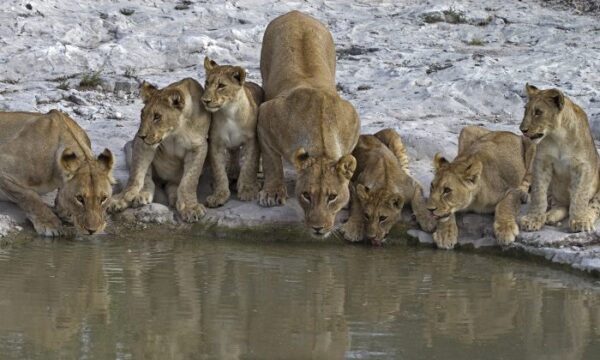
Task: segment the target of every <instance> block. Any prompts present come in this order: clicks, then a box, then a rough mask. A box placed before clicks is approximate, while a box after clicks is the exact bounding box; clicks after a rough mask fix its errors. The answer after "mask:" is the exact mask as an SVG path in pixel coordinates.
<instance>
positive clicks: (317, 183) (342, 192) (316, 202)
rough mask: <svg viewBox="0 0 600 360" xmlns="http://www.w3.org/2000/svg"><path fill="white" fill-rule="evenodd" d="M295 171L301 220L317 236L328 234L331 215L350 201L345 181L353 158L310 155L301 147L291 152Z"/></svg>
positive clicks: (354, 162) (330, 225)
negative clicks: (331, 158) (301, 213)
mask: <svg viewBox="0 0 600 360" xmlns="http://www.w3.org/2000/svg"><path fill="white" fill-rule="evenodd" d="M294 166H295V167H296V171H297V172H298V177H297V179H296V197H297V198H298V202H299V203H300V206H302V209H303V210H304V221H305V223H306V225H307V226H308V227H309V228H310V229H311V230H312V231H311V234H312V235H314V236H317V237H325V236H327V235H329V233H330V232H331V230H332V229H333V225H334V223H335V216H336V215H337V213H338V212H339V211H340V210H341V209H342V208H343V207H344V206H345V205H346V204H347V203H348V200H350V191H349V189H348V184H349V183H350V179H351V178H352V174H354V170H355V169H356V159H355V158H354V156H352V155H345V156H342V158H341V159H340V160H338V161H332V160H330V159H325V158H322V157H321V158H315V157H310V156H309V155H308V153H307V152H306V151H305V150H304V149H303V148H300V149H298V150H297V151H296V152H295V154H294Z"/></svg>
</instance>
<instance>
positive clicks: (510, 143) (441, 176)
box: [427, 126, 535, 249]
mask: <svg viewBox="0 0 600 360" xmlns="http://www.w3.org/2000/svg"><path fill="white" fill-rule="evenodd" d="M534 153H535V147H534V146H533V145H532V144H531V142H530V141H529V140H528V139H526V138H522V137H519V136H517V135H515V134H513V133H510V132H505V131H489V130H485V129H482V128H479V127H476V126H467V127H465V128H463V130H462V131H461V133H460V137H459V139H458V155H457V156H456V158H455V159H454V161H452V162H448V161H447V160H446V159H444V158H443V157H442V156H440V154H436V156H435V159H434V167H435V177H434V179H433V181H432V182H431V194H430V197H429V200H428V201H427V208H428V209H429V210H430V211H431V212H432V214H433V215H434V217H435V218H436V219H437V220H438V223H437V229H436V231H435V232H434V233H433V240H434V241H435V243H436V245H437V246H438V247H439V248H443V249H451V248H453V247H454V245H455V244H456V242H457V237H458V228H457V226H456V219H455V215H454V214H455V213H456V212H457V211H464V212H467V211H472V212H476V213H480V214H487V213H494V214H495V216H494V234H495V235H496V240H497V241H498V242H499V243H500V244H503V245H505V244H510V243H512V242H513V241H514V240H515V237H516V236H517V235H518V233H519V227H518V226H517V223H516V216H517V214H518V212H519V207H520V204H521V200H522V199H526V197H527V191H528V189H529V179H530V176H531V175H530V174H529V173H528V169H529V168H530V164H531V161H532V158H533V156H534Z"/></svg>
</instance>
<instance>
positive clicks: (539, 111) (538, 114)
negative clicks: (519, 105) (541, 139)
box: [533, 109, 542, 116]
mask: <svg viewBox="0 0 600 360" xmlns="http://www.w3.org/2000/svg"><path fill="white" fill-rule="evenodd" d="M533 113H534V114H535V116H540V115H542V110H540V109H535V110H534V112H533Z"/></svg>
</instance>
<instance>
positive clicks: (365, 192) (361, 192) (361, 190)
mask: <svg viewBox="0 0 600 360" xmlns="http://www.w3.org/2000/svg"><path fill="white" fill-rule="evenodd" d="M369 191H370V189H369V188H368V187H367V186H365V185H363V184H358V185H356V196H358V199H359V200H360V201H367V199H369Z"/></svg>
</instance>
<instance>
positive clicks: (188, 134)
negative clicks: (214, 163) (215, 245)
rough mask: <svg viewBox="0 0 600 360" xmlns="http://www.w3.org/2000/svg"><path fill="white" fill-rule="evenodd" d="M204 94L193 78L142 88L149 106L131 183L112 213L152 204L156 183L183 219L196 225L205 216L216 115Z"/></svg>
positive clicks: (143, 117)
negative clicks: (203, 194)
mask: <svg viewBox="0 0 600 360" xmlns="http://www.w3.org/2000/svg"><path fill="white" fill-rule="evenodd" d="M203 91H204V89H203V88H202V86H201V85H200V84H199V83H198V82H197V81H196V80H194V79H191V78H186V79H183V80H181V81H178V82H176V83H173V84H171V85H169V86H167V87H165V88H163V89H158V88H156V87H155V86H153V85H151V84H149V83H147V82H144V83H143V84H142V86H141V90H140V94H141V96H142V99H143V101H144V108H143V109H142V113H141V124H140V128H139V130H138V132H137V134H136V136H135V139H134V140H133V146H132V156H131V161H130V164H128V165H129V169H130V174H129V180H128V181H127V185H126V187H125V189H124V190H123V191H122V192H121V193H119V194H117V195H115V196H113V198H112V199H111V203H110V206H109V210H110V211H112V212H116V211H122V210H123V209H125V208H127V207H130V206H133V207H138V206H142V205H145V204H149V203H151V202H152V200H153V199H154V190H155V182H156V183H158V184H159V185H164V188H165V191H166V193H167V197H168V200H169V206H171V207H173V206H174V207H175V208H176V209H177V212H178V213H179V215H180V217H181V219H182V220H183V221H186V222H195V221H198V220H199V219H200V218H202V217H203V216H204V214H205V213H206V210H205V208H204V206H203V205H202V204H200V203H199V202H198V197H197V188H198V181H199V178H200V175H201V174H202V168H203V166H204V160H205V158H206V153H207V151H208V142H207V137H208V129H209V127H210V121H211V117H210V114H209V113H208V112H207V111H206V110H205V109H204V107H203V106H202V103H201V100H200V99H201V97H202V93H203Z"/></svg>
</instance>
